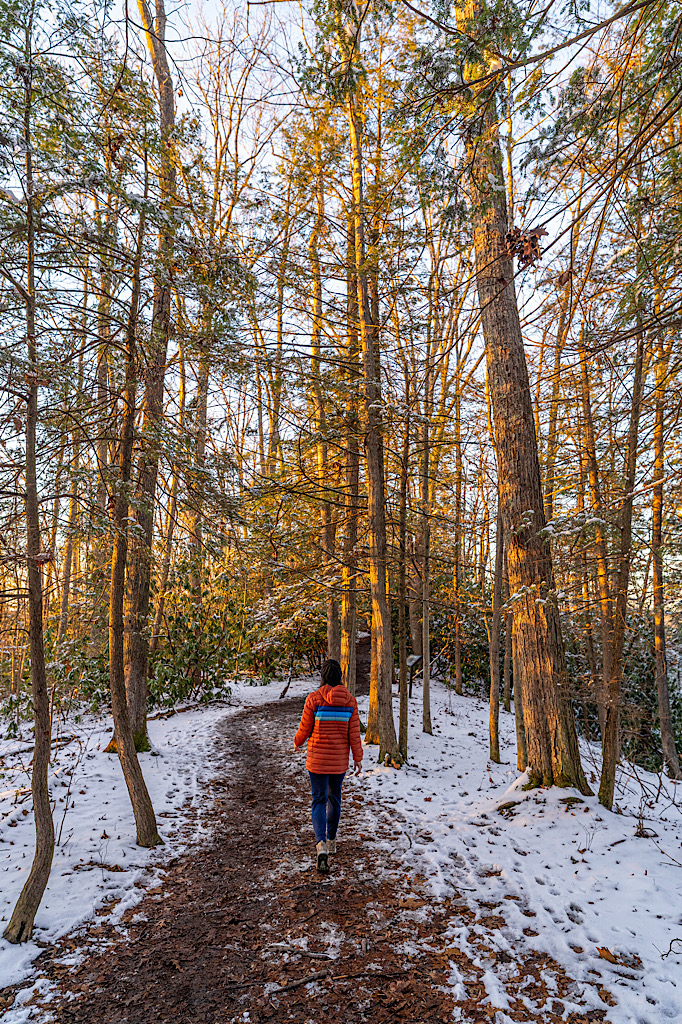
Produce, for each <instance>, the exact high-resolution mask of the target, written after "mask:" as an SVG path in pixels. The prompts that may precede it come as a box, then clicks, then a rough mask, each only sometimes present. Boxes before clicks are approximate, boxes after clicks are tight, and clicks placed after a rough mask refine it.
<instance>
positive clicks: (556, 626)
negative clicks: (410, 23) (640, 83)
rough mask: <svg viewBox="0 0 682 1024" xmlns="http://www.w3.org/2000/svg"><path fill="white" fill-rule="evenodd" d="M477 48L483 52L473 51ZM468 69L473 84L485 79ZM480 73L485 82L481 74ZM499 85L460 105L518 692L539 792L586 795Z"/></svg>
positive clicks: (461, 17)
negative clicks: (519, 296)
mask: <svg viewBox="0 0 682 1024" xmlns="http://www.w3.org/2000/svg"><path fill="white" fill-rule="evenodd" d="M476 19H479V26H480V24H481V23H482V24H485V23H486V21H487V20H488V19H487V9H486V5H485V4H483V3H481V2H480V0H474V2H470V3H468V4H467V5H466V7H465V8H464V9H461V10H458V12H457V20H458V25H459V27H460V28H461V29H463V30H464V32H465V33H466V34H467V36H470V35H471V34H472V32H473V34H474V35H479V34H480V31H479V30H475V21H476ZM479 45H482V44H480V43H479ZM487 70H488V69H487V68H486V67H485V64H484V63H483V61H481V62H479V63H477V64H476V65H470V66H469V73H470V74H471V78H472V81H475V80H476V79H479V78H480V77H483V76H484V75H485V73H486V72H487ZM482 72H483V75H482V74H481V73H482ZM496 87H497V80H496V79H493V80H492V82H491V81H488V82H486V81H485V80H484V82H483V84H479V85H474V87H473V90H472V99H471V100H470V101H469V100H464V101H463V103H462V107H463V115H464V132H465V144H466V156H467V161H468V166H469V171H470V174H469V193H470V198H471V207H472V208H471V220H472V224H473V239H474V251H475V258H476V285H477V289H478V297H479V304H480V310H481V325H482V328H483V337H484V341H485V352H486V361H487V367H488V379H489V382H490V395H491V401H492V407H493V417H494V430H495V444H496V450H497V457H498V470H499V479H500V509H501V513H502V519H503V522H504V527H505V531H506V533H507V537H508V549H507V551H508V566H509V583H510V589H511V591H512V596H513V598H514V618H513V644H514V648H515V659H514V661H515V665H516V666H518V669H519V673H520V679H519V678H517V676H516V674H515V684H516V683H518V682H520V684H521V690H522V694H523V711H524V719H525V727H526V729H525V731H526V746H527V756H528V773H529V776H530V780H531V782H533V783H535V784H536V785H540V784H543V785H552V784H557V785H560V786H571V785H572V786H575V787H576V788H577V789H579V790H580V791H581V792H583V793H587V792H589V787H588V785H587V781H586V779H585V775H584V773H583V769H582V765H581V763H580V752H579V749H578V737H577V733H576V728H575V722H574V719H573V712H572V707H571V701H570V694H569V689H568V673H567V669H566V657H565V653H564V645H563V638H562V635H561V623H560V620H559V608H558V605H557V601H556V591H555V586H554V577H553V570H552V555H551V550H550V545H549V540H548V539H547V536H546V534H545V532H544V531H545V514H544V503H543V496H542V486H541V481H540V463H539V460H538V448H537V437H536V433H535V421H534V417H533V407H532V403H531V398H530V385H529V380H528V367H527V365H526V355H525V351H524V347H523V338H522V335H521V325H520V321H519V313H518V307H517V304H516V289H515V287H514V268H513V261H512V256H511V255H510V252H509V250H508V248H507V244H506V235H507V231H508V230H509V223H508V217H507V203H506V197H505V188H504V185H503V183H504V171H503V166H502V151H501V146H500V138H499V132H498V120H497V100H496Z"/></svg>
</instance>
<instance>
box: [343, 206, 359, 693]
mask: <svg viewBox="0 0 682 1024" xmlns="http://www.w3.org/2000/svg"><path fill="white" fill-rule="evenodd" d="M346 316H347V331H348V341H347V352H346V388H347V394H346V403H345V404H346V410H345V441H346V456H345V476H346V479H345V502H344V504H345V508H344V512H345V526H344V534H343V567H342V576H341V669H342V672H343V680H344V682H345V684H346V686H347V687H348V689H349V690H350V692H351V693H352V694H355V683H356V660H355V659H356V653H355V652H356V640H357V571H358V560H357V554H356V550H355V549H356V545H357V542H358V500H359V493H358V488H359V471H360V453H359V451H358V405H357V398H356V388H357V386H358V377H359V368H358V356H359V351H358V283H357V275H356V268H355V226H354V222H353V217H352V215H350V214H349V218H348V226H347V264H346Z"/></svg>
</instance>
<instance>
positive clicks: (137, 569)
mask: <svg viewBox="0 0 682 1024" xmlns="http://www.w3.org/2000/svg"><path fill="white" fill-rule="evenodd" d="M138 7H139V10H140V16H141V19H142V25H143V27H144V30H145V35H146V37H147V45H148V47H149V52H150V54H151V58H152V66H153V68H154V76H155V78H156V84H157V88H158V94H159V127H160V132H161V139H162V145H163V146H164V153H165V156H164V159H163V160H162V162H161V167H160V171H159V192H160V202H161V205H162V206H163V208H164V209H165V210H166V212H167V213H168V214H169V216H171V217H172V215H173V210H172V208H171V204H172V197H173V192H174V190H175V165H174V162H173V157H172V151H171V150H172V144H173V143H172V133H173V128H174V125H175V100H174V95H173V81H172V79H171V74H170V70H169V67H168V58H167V54H166V45H165V31H166V13H165V9H164V0H156V19H153V18H152V15H151V12H150V9H149V5H148V3H147V0H138ZM158 257H159V265H160V271H159V272H158V274H157V275H156V277H155V279H154V305H153V312H152V324H151V331H150V351H149V353H148V357H147V368H146V384H145V392H144V406H143V421H142V442H141V444H142V448H141V451H140V457H139V461H138V470H137V487H136V494H135V512H136V518H137V524H138V529H137V530H136V531H135V532H134V533H133V539H132V543H131V545H130V548H131V550H130V565H129V570H128V578H129V592H128V600H127V602H126V610H125V619H126V629H125V686H126V695H127V701H128V713H129V715H130V722H131V726H132V730H133V736H134V738H135V748H136V750H148V749H149V740H148V739H147V666H148V658H149V641H148V638H147V625H148V620H149V606H150V600H149V598H150V585H151V571H152V540H153V534H154V502H155V498H156V480H157V475H158V468H159V440H160V439H159V431H160V429H161V425H162V423H163V391H164V378H165V372H166V353H167V350H168V339H169V336H170V329H171V285H170V273H171V264H172V258H173V231H172V228H164V229H163V230H162V231H161V233H160V235H159V241H158Z"/></svg>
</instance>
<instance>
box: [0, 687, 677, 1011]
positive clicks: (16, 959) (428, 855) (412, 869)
mask: <svg viewBox="0 0 682 1024" xmlns="http://www.w3.org/2000/svg"><path fill="white" fill-rule="evenodd" d="M317 685H318V683H317V681H315V680H312V679H310V678H300V679H295V680H293V682H292V683H291V686H290V688H289V691H288V694H287V696H299V695H303V694H305V693H308V692H310V690H312V689H314V688H315V687H316V686H317ZM283 687H284V683H283V682H282V681H276V682H273V683H271V684H270V685H269V686H249V685H247V684H246V683H241V682H240V683H235V684H234V685H233V692H232V697H231V700H230V705H229V706H227V705H226V704H225V703H216V704H212V705H209V706H205V707H200V708H196V709H193V710H187V711H183V712H181V713H179V714H176V715H174V716H172V717H169V718H167V719H156V720H152V721H150V736H151V740H152V744H153V753H152V754H144V755H142V756H141V763H142V765H143V771H144V774H145V778H146V780H147V784H148V786H149V789H150V793H151V796H152V800H153V803H154V806H155V809H156V811H157V816H158V820H159V828H160V832H161V834H162V836H163V838H164V841H165V845H164V846H163V847H161V848H160V849H156V850H154V851H147V850H142V849H140V848H139V847H137V846H136V845H135V831H134V822H133V818H132V812H131V809H130V804H129V800H128V795H127V791H126V789H125V785H124V783H123V779H122V776H121V770H120V766H119V763H118V758H117V757H116V756H115V755H109V754H105V753H104V750H103V748H104V747H105V746H106V743H107V742H108V739H109V736H110V728H111V723H110V722H108V721H102V720H101V719H95V718H89V719H85V720H84V721H82V722H81V723H79V724H75V723H73V722H71V723H68V728H67V729H66V731H65V730H64V729H62V735H67V734H71V733H72V732H73V733H75V734H76V735H77V737H78V739H77V741H74V742H72V743H70V744H69V745H68V746H65V747H62V748H60V749H59V750H58V751H57V753H56V754H55V757H54V761H53V764H52V766H51V793H52V798H53V801H54V806H55V813H54V818H55V825H56V830H57V833H58V834H59V832H60V831H61V839H60V841H59V843H58V845H57V848H56V850H55V858H54V863H53V869H52V875H51V878H50V882H49V885H48V888H47V890H46V893H45V896H44V899H43V902H42V905H41V907H40V910H39V911H38V915H37V917H36V932H35V937H36V939H37V940H38V941H39V942H41V943H50V942H52V941H54V940H55V939H57V938H58V937H59V936H60V935H63V934H65V933H67V932H71V931H73V930H74V929H76V928H78V927H79V926H80V925H81V924H83V923H84V922H86V921H88V920H90V919H92V918H93V915H94V914H95V913H96V911H97V910H100V909H102V908H109V911H108V920H110V921H112V922H113V923H114V924H116V923H117V922H118V921H120V918H121V916H122V915H123V913H124V911H125V910H127V909H128V908H130V907H132V906H134V905H135V904H136V903H137V902H138V901H139V899H140V898H141V896H142V895H143V893H144V889H145V888H149V887H150V886H153V885H154V884H155V880H156V879H158V877H159V871H160V870H161V869H162V868H163V866H164V864H165V863H167V861H168V860H170V859H171V858H172V857H174V856H177V855H178V853H180V852H181V851H183V850H186V849H187V848H188V847H189V846H190V844H193V843H195V842H201V841H202V839H204V838H206V837H207V836H208V835H209V833H210V824H211V823H210V820H209V817H208V816H209V815H210V801H209V800H207V799H206V793H207V782H208V780H209V779H210V778H211V777H213V776H214V775H215V774H217V773H218V772H219V771H220V770H223V769H224V768H225V764H224V759H222V758H221V759H220V761H218V758H217V748H216V746H215V743H214V737H215V733H216V730H217V728H218V725H219V723H220V722H221V721H222V720H224V719H225V717H226V716H229V715H233V714H235V713H236V712H237V711H238V710H240V709H241V708H242V707H246V706H259V705H263V704H265V703H268V702H271V701H274V702H276V701H277V699H278V697H279V695H280V693H281V691H282V689H283ZM358 703H359V705H360V710H361V716H362V717H363V718H365V717H366V714H367V698H360V699H359V702H358ZM395 710H396V718H397V710H398V709H397V700H396V708H395ZM432 720H433V729H434V733H433V735H432V736H427V735H425V734H424V733H422V731H421V691H420V688H419V686H418V685H415V691H414V697H413V699H412V701H411V707H410V734H409V763H408V765H406V766H405V767H403V768H402V769H401V770H399V771H396V770H395V769H393V768H385V767H383V766H380V765H377V764H376V763H375V762H374V756H375V751H376V748H367V749H366V752H365V759H364V765H365V767H364V769H363V772H362V775H361V776H360V778H359V779H356V778H352V780H351V779H350V778H349V780H348V781H349V783H350V785H351V786H352V790H351V789H350V787H349V791H351V792H354V793H357V792H358V791H359V790H360V789H364V792H365V796H366V800H365V804H364V810H363V811H360V812H358V813H359V815H360V816H359V819H358V825H357V827H358V828H359V829H360V831H361V832H363V833H365V832H368V833H371V834H373V835H375V836H377V842H376V846H375V848H376V847H378V846H380V845H382V846H383V848H384V849H385V850H386V858H387V862H389V861H390V863H391V864H392V865H393V866H395V865H398V867H399V868H400V869H401V873H405V872H409V873H410V874H411V875H412V877H413V878H414V877H416V876H417V875H419V876H421V877H422V878H423V879H425V884H426V886H427V887H428V891H429V893H430V897H431V898H432V899H433V900H434V901H438V900H439V899H440V898H442V897H445V896H450V897H451V898H453V897H454V898H456V899H458V900H459V902H460V904H461V905H462V906H463V907H466V908H468V911H470V913H469V912H468V913H467V916H466V917H462V918H461V919H459V918H456V919H455V923H453V924H452V925H451V927H450V928H449V930H448V932H447V933H445V934H444V935H443V936H442V940H443V941H444V942H445V943H446V945H447V946H448V947H450V948H453V949H459V950H461V951H462V952H464V953H466V954H467V956H468V957H469V959H470V961H471V963H472V964H473V965H474V966H475V967H476V968H477V969H480V970H481V971H482V974H481V979H480V980H481V982H482V983H483V985H484V987H485V992H486V996H485V997H484V1003H485V1004H489V1009H490V1012H491V1014H492V1015H493V1016H494V1013H493V1010H492V1008H493V1007H494V1008H496V1009H497V1011H498V1012H497V1015H496V1016H495V1020H496V1021H497V1024H505V1022H507V1021H509V1020H510V1019H511V1018H510V1017H509V1016H508V1015H507V1014H506V1013H505V1012H504V1011H505V1009H508V1008H509V1002H508V997H509V996H511V995H512V994H514V995H517V996H518V995H519V994H521V995H523V997H524V999H525V1000H526V1004H527V1006H528V1009H529V1011H530V1010H531V1009H532V1008H533V1004H532V1002H531V1000H530V999H529V998H528V997H527V996H526V994H525V989H524V984H525V983H524V982H522V983H521V985H520V986H518V983H517V990H516V992H515V993H511V992H508V991H507V989H506V980H507V977H508V976H510V968H509V963H508V962H502V961H503V960H505V958H504V957H499V959H498V957H497V955H496V954H497V953H500V952H505V953H509V954H510V955H511V956H512V957H513V958H515V960H516V961H517V962H518V960H519V957H521V958H523V956H524V955H528V956H530V955H531V954H532V953H534V952H535V953H545V954H548V955H549V956H551V957H552V958H553V959H554V960H555V961H556V962H557V963H558V964H559V965H560V966H561V967H562V968H563V969H564V970H565V972H566V974H567V975H568V976H569V977H570V978H572V979H574V981H575V990H574V998H575V999H576V1003H575V1004H571V1003H570V1001H569V1000H567V999H566V998H563V999H562V1002H563V1005H564V1007H565V1014H564V1016H567V1015H568V1013H569V1012H571V1011H573V1010H577V1009H579V1005H580V1006H582V1007H583V1008H584V1007H585V1006H587V1007H588V1008H589V1007H594V1008H598V1009H600V1010H603V1011H606V1019H607V1020H608V1021H609V1022H611V1024H661V1022H665V1021H668V1020H670V1021H674V1020H678V1019H679V1018H680V1016H682V1014H681V1012H680V1007H681V1006H682V980H681V979H682V973H681V972H680V967H681V965H682V941H678V942H677V943H675V941H674V940H675V939H680V940H682V813H681V812H680V809H679V807H678V803H679V802H680V800H679V798H682V792H681V793H679V794H676V788H675V785H674V783H672V782H671V781H670V780H668V779H663V780H661V779H660V778H659V776H656V775H652V774H651V773H647V772H644V771H641V770H639V769H637V770H635V769H631V768H630V767H628V766H624V767H623V770H621V772H620V774H619V778H618V783H617V789H616V805H617V808H618V811H619V812H620V813H610V812H607V811H605V810H604V808H602V807H601V806H600V805H599V803H598V801H597V799H596V796H593V797H587V798H583V797H581V796H580V794H578V793H576V792H575V791H573V790H560V789H551V790H547V789H539V790H530V791H526V790H524V789H523V786H524V783H525V781H526V779H525V776H524V775H520V774H519V773H518V771H517V769H516V744H515V730H514V719H513V715H509V714H506V713H505V712H504V711H502V712H501V717H500V744H501V750H502V757H503V759H504V763H503V764H501V765H496V764H493V763H492V762H491V761H490V760H489V759H488V757H487V752H488V750H487V735H488V706H487V703H486V702H485V701H483V700H480V699H478V698H476V697H471V696H466V697H458V696H457V695H455V694H454V693H449V692H448V691H447V690H446V689H445V688H444V687H443V686H441V685H440V684H439V683H438V682H437V681H435V682H432ZM284 739H285V741H286V737H284ZM292 739H293V736H292ZM26 745H27V744H26V743H25V742H23V743H22V741H11V742H5V743H4V744H2V743H0V758H3V757H4V762H5V767H4V769H3V768H2V767H1V764H0V772H2V774H0V880H1V883H0V930H1V929H2V927H3V926H4V922H5V921H6V920H7V918H8V916H9V914H10V913H11V909H12V907H13V905H14V902H15V900H16V897H17V895H18V893H19V891H20V888H21V885H22V884H23V881H24V880H25V878H26V874H27V872H28V870H29V868H30V864H31V858H32V854H33V824H32V815H31V814H30V792H26V786H27V783H28V781H29V780H28V774H27V769H28V766H29V764H28V763H29V759H30V753H18V751H20V750H21V749H22V747H25V746H26ZM291 748H292V749H291V757H292V759H293V761H294V763H298V762H300V768H301V771H302V768H303V766H302V758H303V755H302V754H300V753H299V754H295V753H294V751H293V743H292V744H291ZM581 749H582V755H583V763H584V765H585V768H586V770H587V773H588V778H589V779H590V781H591V784H592V786H593V788H594V789H595V790H596V784H597V783H598V777H599V753H598V750H597V748H596V747H594V746H592V745H590V744H587V743H582V745H581ZM20 762H21V765H23V767H19V765H20ZM17 791H18V793H17ZM571 797H574V798H575V800H576V802H575V803H570V802H568V803H567V798H571ZM503 804H510V805H511V806H509V807H508V808H506V809H504V810H503V811H500V810H499V808H500V807H501V806H502V805H503ZM24 810H28V811H29V813H28V814H24V813H23V812H24ZM204 816H205V817H204ZM343 824H344V822H343V818H342V825H341V827H342V829H343ZM379 826H380V827H379ZM301 827H302V828H303V829H308V828H309V822H308V821H307V820H306V821H304V822H302V823H301ZM638 831H639V832H640V833H642V832H643V833H644V836H645V838H637V835H636V833H637V832H638ZM654 833H655V835H654ZM340 835H341V839H342V841H343V832H341V833H340ZM113 867H115V868H117V869H119V868H120V869H121V870H113V871H112V870H111V868H113ZM136 883H138V884H137V885H136ZM405 895H406V896H409V895H410V894H409V893H408V892H406V894H405ZM116 901H120V902H116ZM484 904H485V905H484ZM410 905H411V901H410V900H409V899H408V900H406V901H405V906H406V907H408V908H409V907H410ZM428 910H429V908H428V905H427V906H422V901H415V904H414V909H413V910H409V911H408V912H409V913H414V914H415V915H427V914H428ZM487 915H494V916H495V917H496V918H498V919H499V920H500V922H501V927H496V928H490V927H489V926H488V925H487V924H486V923H485V921H484V920H482V919H483V918H485V917H486V916H487ZM482 938H485V945H486V946H487V950H488V951H487V952H484V951H482V949H483V946H482V943H481V941H480V940H481V939H482ZM438 941H441V940H440V939H439V940H438ZM671 946H672V952H670V954H669V955H667V956H665V955H664V954H666V953H667V952H668V950H669V949H670V948H671ZM598 947H601V948H602V949H603V950H605V951H607V952H608V953H609V954H612V956H613V958H614V959H615V960H616V961H617V962H616V963H611V962H609V961H608V960H607V959H604V958H603V957H600V955H599V952H598ZM40 951H41V946H40V945H38V944H37V943H36V942H30V943H27V944H25V945H22V946H12V945H10V944H9V943H7V942H5V941H4V940H0V987H2V986H5V985H10V984H14V983H18V982H21V981H26V987H25V988H24V989H23V991H22V992H21V993H20V995H19V997H18V998H17V1000H16V1001H15V1003H14V1006H13V1007H12V1009H11V1010H10V1011H8V1012H7V1013H6V1014H5V1015H4V1017H3V1024H22V1022H23V1021H27V1020H29V1019H30V1012H31V1008H30V1006H27V1005H26V1002H27V1000H28V999H30V997H31V995H32V994H33V988H32V982H33V981H34V979H35V976H34V975H32V963H33V961H34V959H35V957H36V956H37V955H38V954H39V953H40ZM72 955H73V956H74V957H75V958H76V959H77V958H78V956H79V954H78V952H77V951H76V952H75V953H74V954H72ZM507 959H508V958H507ZM460 966H461V965H460ZM543 977H544V980H545V983H546V985H547V987H548V989H549V991H550V992H552V991H553V988H554V987H555V986H556V981H555V978H554V977H553V975H552V973H551V972H550V971H548V970H545V971H544V973H543ZM449 981H450V984H451V986H452V989H453V994H454V995H455V997H456V998H458V999H462V998H464V997H465V987H464V986H465V984H466V982H467V978H466V976H465V975H463V974H462V973H461V971H460V969H459V968H458V966H457V964H456V963H455V962H454V960H453V961H452V962H451V973H450V978H449ZM529 981H530V979H529ZM37 984H39V985H45V980H44V979H42V980H39V981H38V982H37ZM41 991H42V990H41ZM600 991H601V993H602V995H600ZM603 995H607V997H608V999H609V1000H612V1001H614V1002H615V1005H614V1006H610V1005H607V1002H605V1001H604V999H603V998H602V997H603ZM583 1012H584V1009H583ZM244 1019H247V1018H244Z"/></svg>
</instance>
